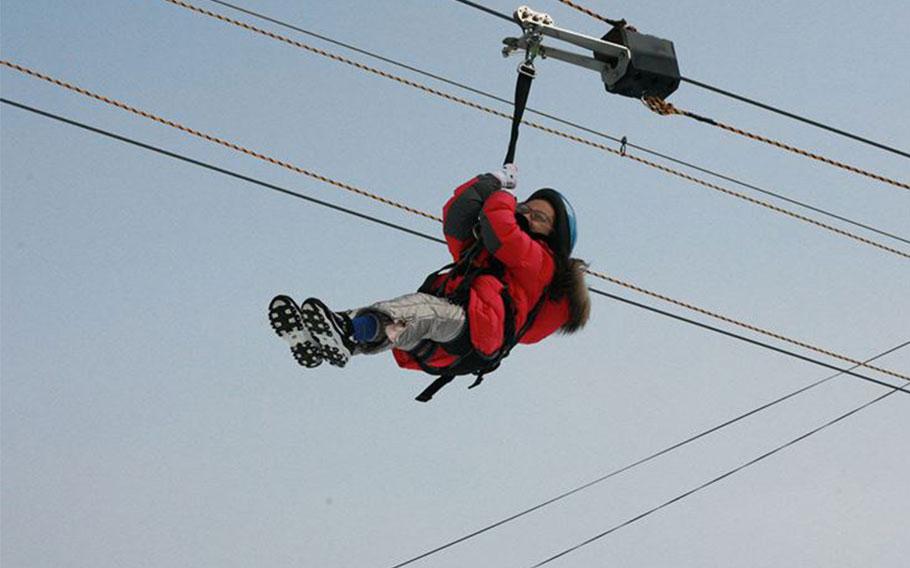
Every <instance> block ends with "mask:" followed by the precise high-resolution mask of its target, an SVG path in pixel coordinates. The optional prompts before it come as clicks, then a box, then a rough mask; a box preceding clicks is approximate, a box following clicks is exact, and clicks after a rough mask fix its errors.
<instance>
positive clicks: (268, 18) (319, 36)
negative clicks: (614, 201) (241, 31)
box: [209, 0, 910, 244]
mask: <svg viewBox="0 0 910 568" xmlns="http://www.w3.org/2000/svg"><path fill="white" fill-rule="evenodd" d="M209 1H210V2H213V3H215V4H220V5H221V6H225V7H227V8H230V9H232V10H236V11H238V12H242V13H244V14H247V15H249V16H253V17H254V18H259V19H261V20H264V21H267V22H270V23H273V24H275V25H277V26H281V27H284V28H287V29H290V30H294V31H297V32H300V33H302V34H305V35H308V36H310V37H314V38H317V39H319V40H321V41H325V42H327V43H331V44H333V45H337V46H339V47H343V48H345V49H349V50H351V51H354V52H356V53H359V54H361V55H365V56H367V57H372V58H373V59H377V60H379V61H382V62H384V63H388V64H389V65H394V66H395V67H399V68H401V69H406V70H408V71H411V72H413V73H417V74H418V75H423V76H424V77H429V78H431V79H434V80H436V81H440V82H442V83H446V84H448V85H452V86H454V87H458V88H460V89H464V90H466V91H468V92H471V93H474V94H476V95H480V96H482V97H486V98H488V99H491V100H494V101H497V102H500V103H503V104H507V105H513V104H514V102H513V101H511V100H509V99H506V98H504V97H500V96H498V95H495V94H493V93H490V92H488V91H484V90H482V89H478V88H475V87H471V86H470V85H467V84H465V83H461V82H458V81H453V80H451V79H448V78H446V77H443V76H441V75H437V74H435V73H432V72H430V71H426V70H424V69H420V68H419V67H414V66H413V65H409V64H407V63H403V62H401V61H397V60H395V59H392V58H390V57H386V56H383V55H380V54H378V53H375V52H372V51H369V50H366V49H362V48H360V47H357V46H355V45H352V44H350V43H345V42H343V41H339V40H336V39H333V38H330V37H328V36H325V35H322V34H319V33H316V32H313V31H310V30H307V29H304V28H301V27H299V26H296V25H294V24H291V23H288V22H285V21H282V20H278V19H276V18H273V17H271V16H267V15H265V14H261V13H259V12H255V11H253V10H249V9H247V8H243V7H241V6H237V5H235V4H231V3H230V2H224V1H223V0H209ZM525 111H526V112H528V113H531V114H536V115H538V116H542V117H544V118H548V119H550V120H552V121H554V122H558V123H560V124H564V125H566V126H571V127H572V128H577V129H579V130H582V131H584V132H587V133H589V134H593V135H595V136H599V137H601V138H604V139H606V140H610V141H612V142H616V143H617V144H621V143H622V139H621V138H618V137H616V136H612V135H610V134H607V133H604V132H601V131H598V130H594V129H592V128H588V127H586V126H583V125H581V124H578V123H575V122H572V121H569V120H566V119H563V118H560V117H558V116H555V115H553V114H549V113H546V112H542V111H539V110H536V109H533V108H531V107H526V108H525ZM626 145H627V146H628V147H629V148H634V149H636V150H639V151H641V152H644V153H646V154H651V155H653V156H657V157H659V158H661V159H664V160H667V161H669V162H673V163H675V164H679V165H681V166H685V167H687V168H692V169H694V170H696V171H699V172H702V173H705V174H708V175H711V176H714V177H717V178H719V179H722V180H724V181H728V182H730V183H734V184H736V185H739V186H742V187H745V188H748V189H751V190H753V191H757V192H759V193H763V194H765V195H769V196H772V197H775V198H777V199H780V200H782V201H786V202H787V203H790V204H793V205H796V206H798V207H803V208H805V209H808V210H810V211H813V212H815V213H819V214H821V215H826V216H828V217H831V218H833V219H837V220H839V221H843V222H844V223H848V224H850V225H854V226H856V227H860V228H863V229H865V230H867V231H871V232H873V233H877V234H879V235H882V236H884V237H888V238H891V239H895V240H898V241H901V242H903V243H906V244H910V239H907V238H904V237H901V236H898V235H895V234H893V233H889V232H887V231H883V230H881V229H877V228H875V227H873V226H871V225H867V224H865V223H861V222H859V221H854V220H852V219H849V218H847V217H844V216H842V215H838V214H836V213H832V212H831V211H826V210H825V209H821V208H819V207H815V206H813V205H809V204H807V203H803V202H801V201H799V200H796V199H793V198H790V197H787V196H785V195H782V194H779V193H776V192H773V191H770V190H767V189H763V188H761V187H758V186H756V185H754V184H751V183H747V182H744V181H741V180H738V179H736V178H734V177H731V176H728V175H725V174H721V173H718V172H715V171H712V170H710V169H707V168H704V167H702V166H699V165H696V164H693V163H690V162H687V161H684V160H680V159H678V158H674V157H673V156H669V155H667V154H664V153H661V152H658V151H655V150H652V149H650V148H648V147H646V146H641V145H638V144H634V143H632V142H629V141H628V140H626Z"/></svg>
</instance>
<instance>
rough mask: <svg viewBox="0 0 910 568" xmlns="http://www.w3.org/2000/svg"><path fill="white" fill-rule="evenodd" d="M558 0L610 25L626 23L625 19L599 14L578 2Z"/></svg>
mask: <svg viewBox="0 0 910 568" xmlns="http://www.w3.org/2000/svg"><path fill="white" fill-rule="evenodd" d="M559 1H560V2H562V3H563V4H565V5H566V6H569V7H570V8H574V9H576V10H578V11H579V12H582V13H584V14H587V15H588V16H591V17H592V18H594V19H595V20H600V21H601V22H605V23H607V24H610V25H611V26H621V25H625V23H626V21H625V20H613V19H611V18H608V17H606V16H601V15H600V14H598V13H597V12H595V11H594V10H591V9H590V8H585V7H584V6H582V5H580V4H576V3H575V2H572V1H571V0H559Z"/></svg>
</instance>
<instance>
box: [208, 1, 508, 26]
mask: <svg viewBox="0 0 910 568" xmlns="http://www.w3.org/2000/svg"><path fill="white" fill-rule="evenodd" d="M212 1H217V0H212ZM455 1H456V2H459V3H461V4H464V5H465V6H470V7H471V8H474V9H476V10H480V11H481V12H486V13H487V14H490V15H491V16H496V17H497V18H502V19H503V20H505V21H507V22H509V23H512V24H514V23H515V20H513V19H512V18H511V16H509V15H508V14H503V13H502V12H497V11H496V10H494V9H492V8H487V7H486V6H484V5H482V4H478V3H477V2H471V1H470V0H455Z"/></svg>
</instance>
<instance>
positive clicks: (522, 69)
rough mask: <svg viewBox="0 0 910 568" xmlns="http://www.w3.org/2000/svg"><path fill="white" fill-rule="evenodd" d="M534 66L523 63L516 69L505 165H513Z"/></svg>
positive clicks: (526, 62) (529, 63)
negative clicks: (513, 102) (513, 107)
mask: <svg viewBox="0 0 910 568" xmlns="http://www.w3.org/2000/svg"><path fill="white" fill-rule="evenodd" d="M535 73H536V71H535V70H534V64H533V63H532V62H530V61H525V62H524V63H522V64H521V65H520V66H519V67H518V80H517V81H516V82H515V110H514V111H513V112H512V134H511V136H510V138H509V149H508V151H507V152H506V159H505V161H504V162H503V165H505V164H512V163H515V146H516V145H517V144H518V127H519V126H520V125H521V117H522V116H524V113H525V105H527V104H528V93H530V92H531V81H533V80H534V74H535Z"/></svg>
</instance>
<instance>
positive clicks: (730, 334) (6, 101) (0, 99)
mask: <svg viewBox="0 0 910 568" xmlns="http://www.w3.org/2000/svg"><path fill="white" fill-rule="evenodd" d="M0 102H3V103H4V104H8V105H12V106H15V107H18V108H20V109H23V110H27V111H29V112H32V113H35V114H39V115H42V116H45V117H48V118H52V119H55V120H58V121H60V122H65V123H67V124H70V125H72V126H77V127H79V128H83V129H85V130H90V131H92V132H95V133H97V134H101V135H104V136H107V137H110V138H114V139H116V140H119V141H121V142H126V143H129V144H132V145H135V146H139V147H142V148H145V149H147V150H152V151H154V152H158V153H160V154H164V155H167V156H170V157H173V158H177V159H180V160H183V161H185V162H189V163H193V164H196V165H199V166H202V167H205V168H208V169H210V170H213V171H217V172H220V173H223V174H226V175H231V176H233V177H237V178H239V179H243V180H245V181H250V182H252V183H257V184H258V185H261V186H264V187H268V188H270V189H276V190H279V191H281V192H282V193H286V194H289V195H294V196H296V197H303V196H302V195H300V194H297V193H295V192H292V191H290V190H285V189H283V188H280V187H278V186H274V185H271V184H267V183H265V182H258V181H256V180H254V179H253V178H249V177H247V176H243V175H241V174H236V173H235V172H231V171H229V170H226V169H223V168H219V167H217V166H212V165H210V164H206V163H204V162H201V161H198V160H193V159H191V158H185V157H183V156H180V155H179V154H176V153H173V152H169V151H167V150H162V149H160V148H156V147H154V146H151V145H149V144H144V143H141V142H137V141H135V140H132V139H130V138H127V137H125V136H120V135H118V134H113V133H111V132H108V131H105V130H102V129H100V128H96V127H92V126H89V125H86V124H83V123H81V122H77V121H75V120H72V119H68V118H64V117H62V116H59V115H55V114H52V113H49V112H47V111H42V110H39V109H36V108H34V107H30V106H28V105H25V104H23V103H19V102H15V101H12V100H9V99H6V98H3V97H0ZM316 179H319V178H316ZM319 181H323V182H324V183H331V181H326V180H324V179H319ZM307 200H308V201H311V202H313V203H317V204H320V205H321V204H323V203H324V202H321V201H319V200H317V199H313V198H308V199H307ZM332 208H333V209H336V210H338V211H343V212H345V213H351V214H355V215H357V216H358V217H360V218H362V219H367V220H371V221H376V222H380V223H381V224H383V225H385V226H388V227H392V228H397V229H402V230H405V229H404V228H403V227H401V226H398V225H395V224H393V223H389V222H384V221H379V220H378V219H376V218H374V217H370V216H368V215H363V214H358V213H354V212H352V211H351V210H348V209H344V208H342V207H336V206H332ZM405 232H408V233H411V234H417V233H416V232H415V231H411V230H405ZM418 236H421V237H423V238H426V239H429V240H434V241H437V242H441V241H439V239H436V238H434V237H431V236H429V235H426V234H422V233H421V234H418ZM588 290H590V291H591V292H593V293H595V294H599V295H601V296H604V297H607V298H612V299H614V300H618V301H620V302H624V303H626V304H629V305H632V306H636V307H639V308H642V309H645V310H648V311H651V312H654V313H657V314H661V315H664V316H667V317H671V318H673V319H676V320H679V321H682V322H685V323H689V324H692V325H696V326H698V327H701V328H704V329H708V330H710V331H714V332H716V333H720V334H722V335H726V336H728V337H732V338H734V339H739V340H740V341H745V342H747V343H751V344H753V345H757V346H760V347H764V348H766V349H770V350H772V351H776V352H778V353H781V354H784V355H788V356H790V357H794V358H797V359H800V360H802V361H806V362H809V363H814V364H816V365H819V366H821V367H825V368H827V369H832V370H834V371H839V372H841V373H844V374H847V375H850V376H853V377H856V378H858V379H862V380H865V381H868V382H872V383H875V384H878V385H882V386H885V387H889V388H892V387H893V386H894V385H891V384H889V383H887V382H885V381H879V380H877V379H873V378H872V377H868V376H866V375H862V374H859V373H856V372H854V371H852V370H848V369H842V368H840V367H836V366H834V365H831V364H829V363H825V362H824V361H820V360H818V359H813V358H811V357H806V356H805V355H801V354H799V353H795V352H792V351H788V350H786V349H781V348H779V347H776V346H773V345H770V344H768V343H763V342H761V341H757V340H755V339H751V338H748V337H745V336H743V335H738V334H735V333H733V332H730V331H726V330H723V329H720V328H718V327H714V326H711V325H708V324H706V323H702V322H699V321H696V320H693V319H690V318H687V317H684V316H680V315H677V314H673V313H670V312H667V311H665V310H661V309H660V308H655V307H653V306H648V305H646V304H642V303H640V302H636V301H634V300H629V299H628V298H623V297H622V296H617V295H615V294H611V293H609V292H604V291H603V290H598V289H596V288H593V287H588ZM908 394H910V393H908Z"/></svg>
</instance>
